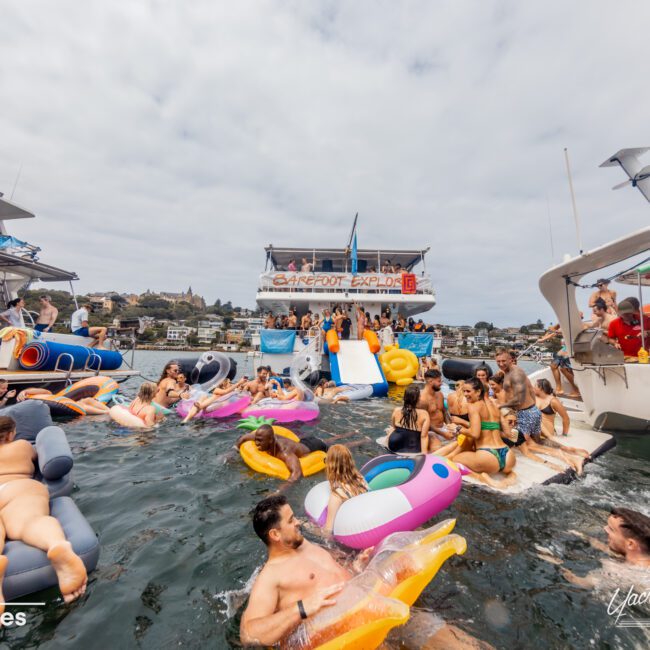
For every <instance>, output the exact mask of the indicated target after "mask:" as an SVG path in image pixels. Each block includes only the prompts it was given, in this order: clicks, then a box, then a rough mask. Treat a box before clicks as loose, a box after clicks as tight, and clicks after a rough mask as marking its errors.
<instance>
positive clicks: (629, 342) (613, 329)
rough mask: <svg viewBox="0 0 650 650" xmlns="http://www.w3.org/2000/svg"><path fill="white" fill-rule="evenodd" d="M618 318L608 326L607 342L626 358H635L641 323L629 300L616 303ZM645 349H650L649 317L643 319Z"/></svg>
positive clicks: (639, 347)
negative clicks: (620, 351)
mask: <svg viewBox="0 0 650 650" xmlns="http://www.w3.org/2000/svg"><path fill="white" fill-rule="evenodd" d="M618 313H619V317H618V318H615V319H614V320H613V321H612V322H611V323H610V324H609V330H608V332H607V336H608V338H609V342H610V343H612V344H613V345H615V346H616V347H617V348H619V349H620V350H622V351H623V354H624V355H625V356H626V357H636V356H637V355H638V354H639V350H640V349H641V321H640V314H639V310H638V309H637V308H636V307H635V305H634V304H633V303H632V302H631V301H630V300H629V299H626V300H623V301H621V302H620V303H618ZM643 329H644V332H645V347H646V349H648V347H650V317H648V316H644V317H643Z"/></svg>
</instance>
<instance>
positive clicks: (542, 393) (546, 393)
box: [534, 379, 590, 475]
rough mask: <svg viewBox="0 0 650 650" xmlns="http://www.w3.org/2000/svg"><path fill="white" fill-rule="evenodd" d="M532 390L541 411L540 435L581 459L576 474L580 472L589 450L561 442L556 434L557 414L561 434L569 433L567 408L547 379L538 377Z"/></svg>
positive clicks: (588, 455)
mask: <svg viewBox="0 0 650 650" xmlns="http://www.w3.org/2000/svg"><path fill="white" fill-rule="evenodd" d="M534 390H535V402H536V406H537V408H538V409H539V410H540V411H541V412H542V436H543V437H544V438H545V439H546V441H547V442H549V443H550V444H552V445H553V446H554V447H558V448H559V449H561V450H562V451H564V452H566V453H568V454H574V455H576V456H578V457H579V458H580V459H582V461H581V462H580V461H578V467H577V468H576V472H577V473H578V475H580V474H582V465H583V464H584V460H585V459H587V458H590V454H589V452H588V451H587V450H586V449H580V448H578V447H569V446H568V445H565V444H563V443H561V442H560V441H559V440H558V438H557V435H556V430H555V419H556V416H557V415H559V416H560V419H561V420H562V434H561V435H563V436H567V435H569V428H570V426H571V420H570V419H569V414H568V413H567V410H566V409H565V408H564V404H562V402H561V401H560V400H559V399H558V398H557V397H556V396H555V393H554V392H553V387H552V386H551V382H550V381H549V380H548V379H538V380H537V383H536V385H535V386H534Z"/></svg>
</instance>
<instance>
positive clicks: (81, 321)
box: [70, 302, 107, 350]
mask: <svg viewBox="0 0 650 650" xmlns="http://www.w3.org/2000/svg"><path fill="white" fill-rule="evenodd" d="M92 311H93V306H92V305H91V304H90V303H89V302H87V303H84V304H83V305H82V306H81V307H80V308H79V309H77V311H75V312H72V316H70V329H71V330H72V333H73V334H74V335H76V336H90V337H92V338H94V339H95V340H94V341H93V342H92V343H91V344H90V345H89V346H88V347H89V348H98V349H99V350H105V349H106V348H105V347H104V341H105V340H106V332H107V329H106V328H105V327H89V326H88V312H90V313H92Z"/></svg>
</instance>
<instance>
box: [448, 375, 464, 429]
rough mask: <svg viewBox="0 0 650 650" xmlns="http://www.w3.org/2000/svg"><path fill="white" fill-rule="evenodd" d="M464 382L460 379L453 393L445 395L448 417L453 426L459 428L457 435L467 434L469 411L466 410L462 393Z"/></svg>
mask: <svg viewBox="0 0 650 650" xmlns="http://www.w3.org/2000/svg"><path fill="white" fill-rule="evenodd" d="M464 385H465V382H464V381H463V380H462V379H461V380H460V381H457V382H456V385H455V387H454V388H455V390H454V392H453V393H449V395H447V405H448V407H449V416H450V417H451V421H452V423H453V424H457V425H459V426H460V427H461V430H460V431H459V433H468V431H467V429H468V428H469V409H468V408H467V399H466V398H465V394H464V393H463V386H464Z"/></svg>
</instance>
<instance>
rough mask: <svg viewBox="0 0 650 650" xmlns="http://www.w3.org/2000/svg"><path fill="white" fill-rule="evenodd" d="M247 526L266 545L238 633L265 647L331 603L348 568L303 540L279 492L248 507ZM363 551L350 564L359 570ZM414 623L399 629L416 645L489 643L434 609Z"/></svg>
mask: <svg viewBox="0 0 650 650" xmlns="http://www.w3.org/2000/svg"><path fill="white" fill-rule="evenodd" d="M253 528H254V529H255V532H256V533H257V535H258V537H259V538H260V539H261V540H262V541H263V542H264V543H265V544H266V547H267V550H268V558H267V561H266V564H265V565H264V566H263V567H262V570H261V571H260V572H259V574H258V576H257V578H256V579H255V583H254V584H253V588H252V589H251V593H250V596H249V598H248V605H247V607H246V610H245V611H244V614H243V615H242V618H241V625H240V637H241V641H242V643H243V644H244V645H256V646H260V645H262V646H270V645H275V644H277V643H279V642H280V641H282V639H284V638H285V637H287V636H288V635H289V634H291V632H293V630H294V629H295V628H297V627H298V625H300V623H301V622H302V621H303V620H304V619H308V618H309V617H311V616H313V615H314V614H316V613H317V612H319V611H320V610H321V609H323V608H325V607H330V606H332V605H335V604H336V595H337V594H338V593H339V592H340V591H341V589H342V588H343V586H344V584H345V583H346V582H347V581H348V580H350V578H352V577H353V573H352V572H351V571H350V570H348V569H347V568H345V567H344V566H342V565H341V564H339V563H338V562H337V561H336V560H335V559H334V558H333V557H332V555H331V553H330V552H329V551H327V550H325V549H324V548H321V547H320V546H318V545H316V544H312V543H311V542H309V541H307V540H306V539H305V538H304V537H303V536H302V533H301V532H300V522H299V521H298V519H296V517H295V515H294V514H293V510H292V509H291V506H290V505H289V503H288V502H287V499H286V497H285V496H284V495H273V496H270V497H267V498H266V499H263V500H262V501H260V502H259V503H258V504H257V506H255V509H254V510H253ZM368 556H369V553H368V552H364V553H362V554H361V555H359V556H357V558H356V560H355V561H354V562H353V563H352V568H353V570H354V571H355V572H359V571H360V570H361V568H362V566H363V565H364V564H365V563H366V562H367V559H368ZM416 618H417V622H414V624H413V625H411V626H409V625H408V624H407V625H406V626H405V627H404V628H403V631H401V634H410V635H413V634H414V633H416V634H417V636H418V637H419V638H418V643H417V645H418V646H419V647H426V648H428V649H429V650H439V649H442V648H444V649H445V650H449V649H460V648H466V649H469V648H481V649H485V648H491V646H488V645H487V644H484V643H482V642H480V641H478V640H477V639H474V638H473V637H471V636H469V635H468V634H466V633H465V632H463V631H462V630H460V629H458V628H457V627H455V626H453V625H447V624H446V623H445V622H444V620H442V619H441V618H440V617H438V616H436V615H435V614H431V613H429V612H422V615H421V616H419V617H417V614H416Z"/></svg>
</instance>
